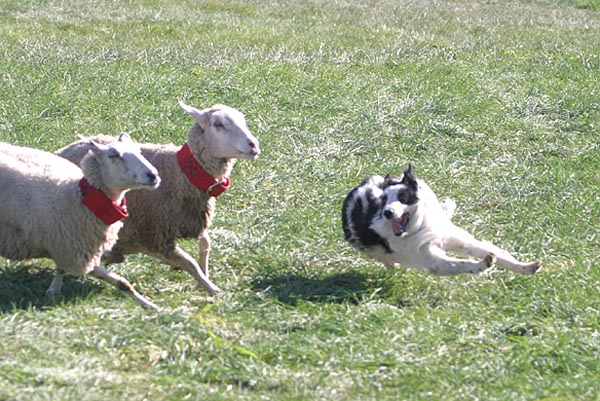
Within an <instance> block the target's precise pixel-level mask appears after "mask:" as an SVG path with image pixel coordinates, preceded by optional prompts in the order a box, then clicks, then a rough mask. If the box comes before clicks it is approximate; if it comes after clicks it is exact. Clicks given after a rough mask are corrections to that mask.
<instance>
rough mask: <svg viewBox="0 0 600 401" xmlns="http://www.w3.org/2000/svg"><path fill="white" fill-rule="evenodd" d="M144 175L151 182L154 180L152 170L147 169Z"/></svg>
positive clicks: (154, 176) (154, 175)
mask: <svg viewBox="0 0 600 401" xmlns="http://www.w3.org/2000/svg"><path fill="white" fill-rule="evenodd" d="M146 177H148V179H149V180H150V181H151V182H154V181H156V174H154V173H153V172H152V171H148V172H147V173H146Z"/></svg>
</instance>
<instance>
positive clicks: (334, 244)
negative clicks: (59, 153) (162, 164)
mask: <svg viewBox="0 0 600 401" xmlns="http://www.w3.org/2000/svg"><path fill="white" fill-rule="evenodd" d="M0 60H1V62H0V140H2V141H6V142H11V143H14V144H19V145H23V146H32V147H37V148H42V149H46V150H50V151H53V150H56V149H58V148H59V147H61V146H63V145H66V144H67V143H69V142H71V141H73V140H75V139H76V135H77V134H85V135H88V134H95V133H100V132H102V133H108V134H117V133H119V132H121V131H123V130H125V131H129V132H130V133H131V134H132V136H133V137H134V138H135V139H137V140H139V141H148V142H174V143H183V141H184V139H185V135H186V132H187V130H188V128H189V127H190V125H191V119H190V118H189V117H188V116H187V115H186V114H185V113H184V112H183V111H182V110H181V109H180V108H179V107H178V106H177V99H183V100H184V101H186V102H187V103H188V104H192V105H194V106H197V107H208V106H210V105H212V104H215V103H225V104H228V105H230V106H232V107H235V108H237V109H239V110H241V111H242V112H244V113H245V114H246V117H247V120H248V122H249V125H250V128H251V130H252V131H253V133H254V134H256V136H257V137H258V138H259V140H260V143H261V147H262V150H263V153H262V155H261V157H260V158H259V159H258V160H256V161H255V162H247V161H246V162H244V161H240V162H239V163H238V164H237V166H236V168H235V170H234V173H233V176H232V181H233V187H232V189H231V190H230V191H228V192H227V194H226V195H224V196H223V197H221V198H219V201H218V210H217V217H216V219H215V221H214V224H213V229H212V231H211V233H212V238H213V251H212V259H211V260H212V272H211V274H212V278H213V280H214V281H215V283H216V284H217V285H219V286H220V287H221V288H222V289H224V290H225V291H226V293H225V294H224V295H223V296H221V297H219V298H212V297H209V296H207V294H206V293H204V292H202V291H199V290H197V289H196V288H195V285H194V283H193V280H192V279H191V277H189V276H188V275H186V274H185V273H182V272H178V271H172V270H170V269H168V268H167V267H166V266H165V265H162V264H160V263H159V262H158V261H156V260H154V259H151V258H148V257H145V256H141V255H140V256H135V255H133V256H131V257H129V258H128V259H127V262H126V263H124V264H122V265H116V266H111V268H112V269H113V270H115V271H117V272H119V273H120V274H123V275H124V276H126V277H127V278H128V279H130V280H131V282H132V283H134V286H135V287H136V288H137V289H138V290H139V291H140V292H142V293H143V294H145V295H146V296H148V297H149V298H150V299H151V300H152V301H154V302H155V303H157V304H158V305H159V306H160V308H161V310H160V311H159V312H148V311H144V310H142V309H141V308H139V307H138V306H137V305H136V304H135V303H134V302H132V301H131V300H130V299H128V298H125V297H123V296H122V295H121V294H120V293H118V291H116V290H115V289H113V288H112V287H110V286H107V285H105V284H104V283H101V282H98V281H96V280H94V279H93V278H73V277H70V278H68V279H66V281H65V286H64V289H63V295H62V297H61V298H60V299H59V300H58V301H55V302H52V301H50V300H48V299H46V298H45V297H44V291H45V289H46V288H47V286H48V285H49V283H50V281H51V278H52V274H53V271H52V267H53V264H52V262H51V261H48V260H30V261H23V262H12V261H7V260H4V259H0V344H1V345H0V400H11V401H12V400H15V401H19V400H79V401H89V400H125V399H126V400H131V401H134V400H135V401H137V400H217V401H218V400H282V401H286V400H289V401H291V400H294V401H297V400H300V401H301V400H307V401H308V400H548V401H550V400H552V401H565V400H600V395H599V394H600V379H599V378H600V266H599V264H600V259H599V255H600V235H599V216H600V195H599V194H600V173H599V171H600V149H599V143H600V139H599V138H600V131H599V129H600V2H598V1H597V0H540V1H534V0H531V1H506V0H498V1H450V0H434V1H429V0H410V1H397V0H381V1H375V0H357V1H333V0H332V1H325V0H312V1H304V0H303V1H291V0H280V1H278V0H255V1H219V0H208V1H185V0H145V1H144V0H128V1H114V0H113V1H100V0H83V1H82V0H79V1H76V0H30V1H13V0H0ZM409 162H412V163H413V164H414V165H415V167H416V171H417V174H418V175H419V176H420V177H421V178H424V179H425V180H427V181H428V182H429V184H430V185H431V186H432V188H433V189H434V190H435V191H436V192H437V193H438V194H439V195H441V196H450V197H452V198H454V199H455V200H456V201H457V203H458V205H459V209H458V211H457V215H456V218H455V220H456V221H457V222H458V223H459V224H460V225H461V226H463V227H465V228H467V229H468V230H470V231H471V232H473V233H475V234H476V235H477V236H478V237H481V238H484V239H489V240H493V241H494V242H496V243H497V244H499V245H501V246H502V247H504V248H506V249H508V250H510V251H511V252H513V253H515V254H516V255H518V256H519V258H521V259H525V260H533V259H536V258H542V259H543V261H544V269H543V270H542V271H541V272H540V273H539V274H538V275H535V276H528V277H525V276H518V275H515V274H512V273H510V272H505V271H500V270H497V271H494V272H492V273H491V274H489V275H485V276H481V277H467V276H460V277H443V278H439V277H431V276H427V275H425V274H423V273H421V272H418V271H414V270H401V269H399V270H394V271H386V270H385V269H383V268H382V267H381V266H380V265H378V264H376V263H375V262H373V261H371V260H368V259H366V258H365V257H363V256H361V255H360V254H358V253H357V252H355V251H353V250H352V249H351V248H350V247H349V246H348V245H347V244H346V243H345V242H344V240H343V235H342V232H341V227H340V226H341V224H340V217H339V216H340V207H341V203H342V201H343V199H344V197H345V195H346V193H347V192H348V191H349V190H350V188H352V187H353V186H355V185H356V184H358V182H360V180H361V179H362V178H363V177H365V176H367V175H369V174H373V173H380V174H382V173H387V172H390V173H393V174H396V175H399V174H400V173H401V171H402V169H403V168H404V167H405V166H406V165H407V164H408V163H409ZM0 190H2V189H0ZM183 246H184V248H186V249H187V250H189V251H190V252H191V253H192V254H196V253H197V245H196V244H195V243H194V242H192V241H188V242H184V243H183Z"/></svg>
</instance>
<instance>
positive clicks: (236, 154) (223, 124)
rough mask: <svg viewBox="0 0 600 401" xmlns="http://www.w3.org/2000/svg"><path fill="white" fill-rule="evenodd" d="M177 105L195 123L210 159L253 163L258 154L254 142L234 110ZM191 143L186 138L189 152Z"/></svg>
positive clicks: (217, 106) (239, 114) (240, 116)
mask: <svg viewBox="0 0 600 401" xmlns="http://www.w3.org/2000/svg"><path fill="white" fill-rule="evenodd" d="M179 105H180V106H181V107H182V108H183V109H184V110H185V111H186V112H187V113H188V114H189V115H191V116H192V117H193V118H194V119H195V120H196V121H197V122H198V125H199V126H200V128H202V131H203V135H204V142H205V145H206V146H207V147H208V148H209V150H210V152H211V153H212V155H213V156H214V157H217V158H223V159H252V160H253V159H255V158H256V157H257V156H258V155H259V154H260V148H259V145H258V139H256V137H255V136H254V135H252V134H251V133H250V130H249V129H248V125H247V124H246V118H245V117H244V115H243V114H242V113H241V112H239V111H238V110H236V109H233V108H231V107H228V106H225V105H215V106H213V107H211V108H210V109H204V110H198V109H196V108H194V107H191V106H188V105H186V104H185V103H183V102H181V101H180V102H179ZM194 140H195V138H192V137H188V143H190V146H191V147H192V148H193V142H194Z"/></svg>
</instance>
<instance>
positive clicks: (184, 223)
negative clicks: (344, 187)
mask: <svg viewBox="0 0 600 401" xmlns="http://www.w3.org/2000/svg"><path fill="white" fill-rule="evenodd" d="M179 105H180V106H181V108H183V109H184V110H185V111H186V112H187V113H188V114H189V115H190V116H191V117H193V118H194V120H195V122H194V124H193V125H192V127H191V129H190V130H189V132H188V134H187V141H186V143H185V144H184V145H183V146H176V145H174V144H141V148H142V154H143V155H144V156H145V157H146V158H147V159H148V160H150V162H151V163H152V164H153V165H154V166H155V167H156V168H157V169H158V171H159V173H160V175H161V177H163V184H162V185H161V186H160V188H158V189H157V190H156V191H153V192H148V191H131V192H129V193H128V194H127V202H128V204H129V205H130V206H131V215H130V216H129V217H128V218H126V219H125V220H124V227H123V229H122V230H121V232H120V233H119V240H118V241H117V243H116V244H115V245H114V246H113V247H112V249H111V250H110V251H108V252H106V253H105V261H106V263H107V264H110V263H120V262H122V261H123V260H124V255H129V254H132V253H138V252H142V253H145V254H147V255H150V256H153V257H156V258H158V259H159V260H161V261H163V262H165V263H166V264H168V265H169V266H171V267H173V268H175V269H183V270H185V271H187V272H188V273H189V274H191V275H192V276H193V277H194V279H195V280H196V282H197V283H198V285H199V286H201V287H203V288H204V289H206V290H207V291H208V293H209V294H210V295H214V294H217V293H219V292H221V290H220V289H219V287H217V286H216V285H215V284H214V283H213V282H212V281H211V280H210V279H209V273H208V271H209V269H208V256H209V252H210V245H211V239H210V236H209V233H208V229H209V227H210V225H211V220H212V219H213V216H214V213H215V204H216V197H217V196H219V195H220V194H221V193H222V192H223V191H224V190H226V189H227V188H228V187H229V185H230V180H229V175H230V174H231V171H232V168H233V166H234V164H235V162H236V159H250V160H253V159H255V158H256V157H257V156H258V155H259V154H260V149H259V145H258V140H257V139H256V138H255V137H254V136H253V135H252V134H251V133H250V131H249V129H248V126H247V125H246V120H245V117H244V115H243V114H242V113H241V112H239V111H238V110H235V109H233V108H231V107H228V106H224V105H215V106H213V107H211V108H208V109H204V110H199V109H196V108H194V107H191V106H188V105H186V104H185V103H183V102H182V101H180V102H179ZM94 140H96V141H99V142H106V141H110V140H111V138H110V137H107V136H103V135H100V136H96V137H94ZM88 147H89V144H88V143H87V142H85V141H79V142H75V143H73V144H71V145H68V146H66V147H64V148H62V149H59V150H58V151H57V152H56V154H58V155H60V156H62V157H64V158H66V159H68V160H70V161H72V162H74V163H77V162H78V161H79V160H80V159H81V157H82V156H83V155H84V154H85V152H86V151H87V149H88ZM182 238H194V239H197V240H198V244H199V249H200V255H199V256H200V257H199V262H196V260H195V259H194V258H193V257H191V256H190V255H189V254H188V253H187V252H185V251H184V250H183V249H182V248H181V247H180V246H179V245H177V240H178V239H182Z"/></svg>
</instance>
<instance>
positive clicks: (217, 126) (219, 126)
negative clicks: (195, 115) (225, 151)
mask: <svg viewBox="0 0 600 401" xmlns="http://www.w3.org/2000/svg"><path fill="white" fill-rule="evenodd" d="M213 125H214V126H215V128H223V123H222V122H221V121H215V122H214V124H213Z"/></svg>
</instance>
